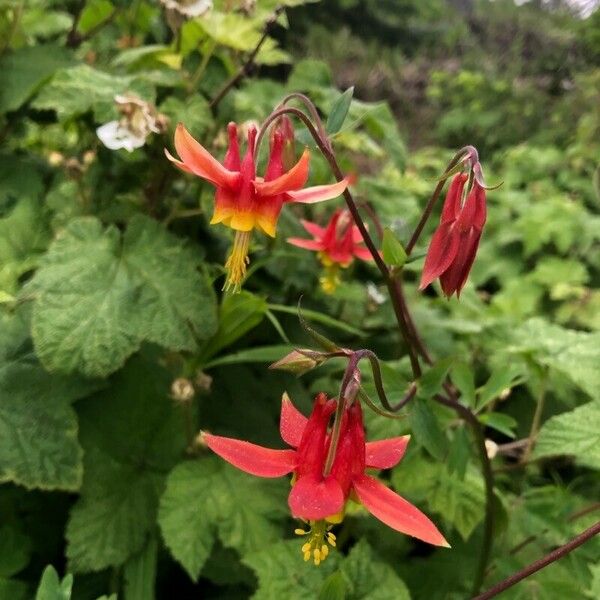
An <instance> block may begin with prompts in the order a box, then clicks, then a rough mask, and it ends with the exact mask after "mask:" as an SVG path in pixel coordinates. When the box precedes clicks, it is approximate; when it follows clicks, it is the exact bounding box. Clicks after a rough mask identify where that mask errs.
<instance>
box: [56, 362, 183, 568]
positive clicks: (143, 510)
mask: <svg viewBox="0 0 600 600" xmlns="http://www.w3.org/2000/svg"><path fill="white" fill-rule="evenodd" d="M170 384H171V377H170V375H169V373H168V372H166V371H165V370H163V369H162V368H161V367H160V366H159V365H157V364H156V362H155V361H153V360H150V359H149V358H146V357H135V358H133V359H132V360H130V361H129V363H128V364H127V365H126V367H125V368H124V369H123V370H122V371H120V372H119V373H118V374H116V375H115V376H113V378H112V379H111V385H110V387H108V388H106V389H105V390H102V391H101V392H99V393H98V394H96V395H94V396H92V397H90V398H87V399H86V400H84V401H81V402H79V403H78V405H77V408H78V413H79V419H80V428H81V435H80V439H81V444H82V446H83V449H84V452H85V454H84V469H85V470H84V478H83V485H82V488H81V497H80V499H79V500H78V501H77V502H76V503H75V505H74V506H73V508H72V509H71V512H70V516H69V521H68V523H67V531H66V538H67V557H68V559H69V564H70V567H71V570H73V571H74V572H78V573H79V572H89V571H101V570H102V569H105V568H107V567H110V566H119V565H121V564H123V563H124V562H125V561H127V560H128V559H129V558H130V557H132V556H133V555H135V554H137V553H139V552H140V551H142V549H143V547H144V545H145V543H146V541H147V539H148V536H149V534H150V533H151V532H152V531H153V530H154V528H155V526H156V514H157V508H158V498H159V496H160V494H161V492H162V489H163V487H164V479H165V474H166V473H167V472H168V470H169V469H170V468H171V467H172V466H173V465H174V464H175V463H176V462H177V460H179V458H180V457H181V456H182V455H183V453H184V450H185V448H186V445H187V441H186V437H185V433H184V432H185V424H184V419H183V414H182V411H180V410H177V409H176V406H175V405H174V404H173V402H172V400H170V399H169V397H168V394H169V388H170Z"/></svg>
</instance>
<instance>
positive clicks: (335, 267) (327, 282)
mask: <svg viewBox="0 0 600 600" xmlns="http://www.w3.org/2000/svg"><path fill="white" fill-rule="evenodd" d="M318 256H319V260H320V261H321V264H322V265H323V274H322V275H321V277H319V283H320V284H321V289H322V290H323V291H324V292H325V293H326V294H333V292H335V290H336V289H337V287H338V285H340V283H341V282H342V278H341V276H340V275H341V269H347V268H348V267H349V266H350V263H348V264H341V263H336V262H333V261H332V260H331V258H329V256H327V254H326V253H325V252H319V254H318Z"/></svg>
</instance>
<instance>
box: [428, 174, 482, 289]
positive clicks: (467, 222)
mask: <svg viewBox="0 0 600 600" xmlns="http://www.w3.org/2000/svg"><path fill="white" fill-rule="evenodd" d="M479 170H480V169H479ZM467 179H468V176H467V174H466V173H458V174H457V175H455V176H454V179H453V180H452V183H451V184H450V187H449V188H448V193H447V194H446V199H445V201H444V207H443V209H442V216H441V218H440V224H439V226H438V228H437V230H436V231H435V233H434V234H433V237H432V238H431V243H430V244H429V250H428V251H427V257H426V258H425V266H424V267H423V274H422V276H421V285H420V286H419V289H421V290H422V289H424V288H426V287H427V286H428V285H429V284H430V283H431V282H432V281H433V280H434V279H436V278H437V277H439V278H440V283H441V284H442V290H443V292H444V294H445V295H446V296H447V297H448V298H450V296H451V295H452V294H454V292H456V295H457V296H460V292H461V290H462V288H463V287H464V285H465V283H466V281H467V277H468V275H469V271H470V270H471V267H472V266H473V262H474V260H475V255H476V254H477V248H478V246H479V240H480V239H481V233H482V231H483V226H484V224H485V219H486V201H485V188H484V187H482V185H481V184H480V183H479V181H478V177H475V178H474V181H473V187H472V188H471V191H470V192H469V193H468V194H467V197H466V200H464V202H463V192H464V188H465V183H466V182H467Z"/></svg>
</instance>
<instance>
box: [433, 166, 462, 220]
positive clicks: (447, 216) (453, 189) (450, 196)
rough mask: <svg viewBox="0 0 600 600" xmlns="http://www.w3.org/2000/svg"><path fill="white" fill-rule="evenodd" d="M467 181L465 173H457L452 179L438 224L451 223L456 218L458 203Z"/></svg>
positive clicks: (458, 209) (458, 208) (458, 210)
mask: <svg viewBox="0 0 600 600" xmlns="http://www.w3.org/2000/svg"><path fill="white" fill-rule="evenodd" d="M467 179H468V177H467V174H466V173H457V174H456V175H455V176H454V178H453V179H452V182H451V183H450V186H449V187H448V192H447V193H446V199H445V200H444V207H443V208H442V216H441V217H440V223H451V222H452V221H454V220H455V219H456V218H457V217H458V214H459V212H460V201H461V197H462V193H463V189H464V187H465V183H466V181H467Z"/></svg>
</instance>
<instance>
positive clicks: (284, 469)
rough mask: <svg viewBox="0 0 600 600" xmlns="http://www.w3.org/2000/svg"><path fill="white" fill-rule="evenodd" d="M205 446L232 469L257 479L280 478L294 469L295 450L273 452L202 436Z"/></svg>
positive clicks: (224, 439)
mask: <svg viewBox="0 0 600 600" xmlns="http://www.w3.org/2000/svg"><path fill="white" fill-rule="evenodd" d="M202 438H203V440H204V441H205V442H206V445H207V446H208V447H209V448H210V449H211V450H212V451H213V452H214V453H215V454H218V455H219V456H220V457H221V458H222V459H224V460H226V461H227V462H228V463H230V464H232V465H233V466H234V467H237V468H238V469H240V470H242V471H245V472H246V473H250V475H257V476H258V477H281V476H283V475H287V474H288V473H291V472H292V471H293V470H294V469H295V467H296V451H295V450H273V449H271V448H263V446H258V445H256V444H251V443H250V442H244V441H242V440H236V439H233V438H227V437H221V436H220V435H211V434H210V433H206V432H204V433H203V434H202Z"/></svg>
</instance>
